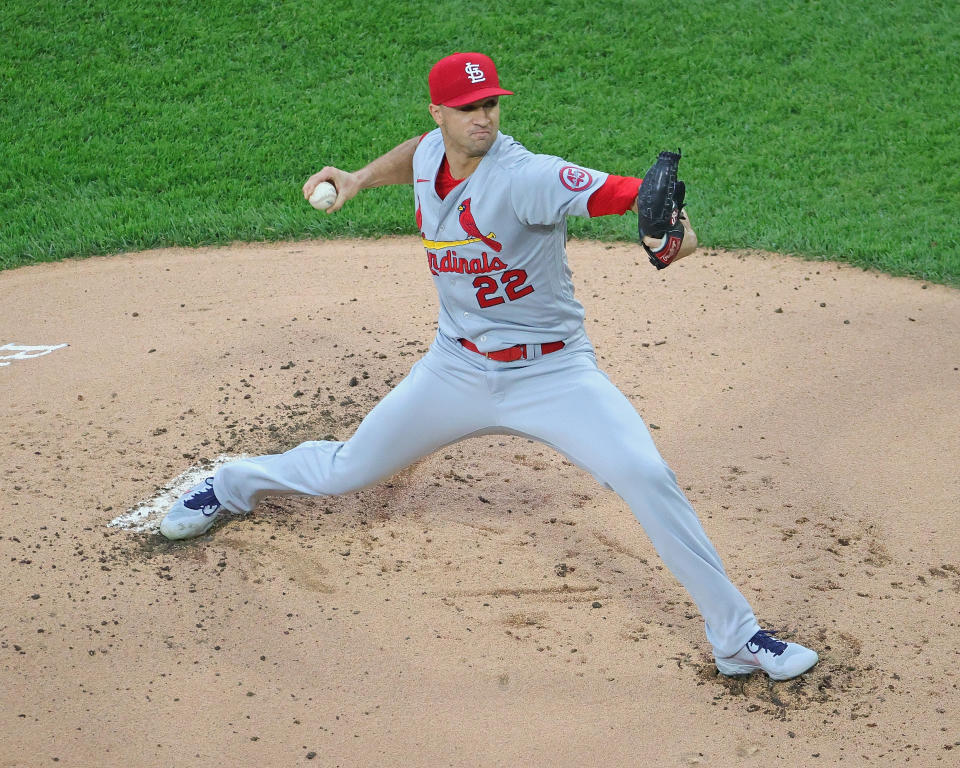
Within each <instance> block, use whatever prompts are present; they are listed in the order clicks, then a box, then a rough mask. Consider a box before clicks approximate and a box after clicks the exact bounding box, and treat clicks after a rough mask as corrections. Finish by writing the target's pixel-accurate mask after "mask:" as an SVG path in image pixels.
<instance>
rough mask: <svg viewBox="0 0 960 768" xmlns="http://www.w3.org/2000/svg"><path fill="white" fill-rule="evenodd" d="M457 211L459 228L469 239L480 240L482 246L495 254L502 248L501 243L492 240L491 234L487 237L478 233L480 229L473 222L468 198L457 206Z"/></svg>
mask: <svg viewBox="0 0 960 768" xmlns="http://www.w3.org/2000/svg"><path fill="white" fill-rule="evenodd" d="M457 210H458V211H460V226H461V227H463V231H464V232H466V233H467V235H469V236H470V237H473V238H476V239H477V240H480V241H481V242H482V243H483V244H484V245H487V246H489V247H490V248H492V249H493V250H494V251H496V252H497V253H499V252H500V250H501V249H502V248H503V244H502V243H498V242H497V241H496V240H494V239H493V238H495V237H496V235H495V234H494V233H493V232H491V233H490V234H489V235H485V234H483V233H482V232H481V231H480V227H478V226H477V222H475V221H474V220H473V213H471V211H470V198H469V197H468V198H467V199H466V200H464V201H463V202H462V203H460V205H459V206H457Z"/></svg>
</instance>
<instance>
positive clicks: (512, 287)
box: [473, 269, 533, 309]
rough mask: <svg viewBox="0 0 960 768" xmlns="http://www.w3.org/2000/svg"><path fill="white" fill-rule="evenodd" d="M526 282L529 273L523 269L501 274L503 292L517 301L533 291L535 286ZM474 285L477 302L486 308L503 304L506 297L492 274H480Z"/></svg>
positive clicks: (510, 298) (511, 299)
mask: <svg viewBox="0 0 960 768" xmlns="http://www.w3.org/2000/svg"><path fill="white" fill-rule="evenodd" d="M526 282H527V273H526V270H523V269H511V270H508V271H506V272H504V273H503V274H502V275H500V283H501V284H502V285H503V292H504V293H505V294H506V296H507V299H509V300H510V301H516V300H517V299H521V298H523V297H524V296H526V295H527V294H528V293H533V286H532V285H524V283H526ZM473 287H474V288H476V289H477V303H478V304H479V305H480V306H481V307H483V308H484V309H486V308H487V307H495V306H496V305H497V304H503V302H504V298H503V296H501V295H500V286H499V285H497V281H496V280H494V279H493V278H492V277H490V275H480V277H478V278H477V279H476V280H474V281H473Z"/></svg>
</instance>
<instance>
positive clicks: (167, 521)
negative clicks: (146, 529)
mask: <svg viewBox="0 0 960 768" xmlns="http://www.w3.org/2000/svg"><path fill="white" fill-rule="evenodd" d="M222 511H224V510H223V505H222V504H221V503H220V500H219V499H217V495H216V494H215V493H214V492H213V478H212V477H208V478H207V479H206V480H204V481H203V482H202V483H199V484H198V485H195V486H193V488H191V489H190V490H189V491H187V492H186V493H185V494H183V496H181V497H180V498H179V499H177V500H176V502H175V503H174V505H173V506H172V507H170V511H169V512H167V514H166V516H165V517H164V518H163V521H162V522H161V523H160V533H162V534H163V535H164V536H166V537H167V538H168V539H192V538H193V537H194V536H199V535H201V534H203V533H206V532H207V531H208V530H210V527H211V526H212V525H213V524H214V522H215V521H216V519H217V517H219V515H220V513H221V512H222Z"/></svg>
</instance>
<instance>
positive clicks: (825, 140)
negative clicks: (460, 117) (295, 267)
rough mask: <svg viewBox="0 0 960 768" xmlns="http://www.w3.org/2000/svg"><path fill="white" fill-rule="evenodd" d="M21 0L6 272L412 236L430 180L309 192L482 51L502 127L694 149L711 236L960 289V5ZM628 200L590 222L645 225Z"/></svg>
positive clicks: (7, 30) (701, 218)
mask: <svg viewBox="0 0 960 768" xmlns="http://www.w3.org/2000/svg"><path fill="white" fill-rule="evenodd" d="M662 8H663V6H662V5H660V4H655V3H652V2H648V1H647V0H631V1H629V2H628V1H626V0H623V1H622V2H600V3H596V4H585V3H582V2H574V0H558V1H557V2H549V0H539V1H538V2H533V1H531V0H510V2H504V1H503V0H490V1H489V2H487V3H485V4H478V3H473V2H463V1H462V0H440V2H437V3H434V4H430V5H428V4H421V3H400V2H385V1H384V0H367V1H366V2H362V3H360V2H346V3H341V4H339V5H338V4H327V5H318V4H317V3H315V2H309V1H308V0H290V1H289V2H279V1H278V2H272V3H271V2H253V0H247V1H241V0H209V1H208V2H206V3H199V2H196V1H195V0H194V1H193V2H182V0H167V1H166V2H163V3H160V2H146V1H145V0H139V1H135V0H111V2H106V1H105V0H87V1H86V2H80V1H79V0H77V1H76V2H67V3H64V2H56V3H55V2H48V0H30V1H29V2H28V1H27V0H7V2H6V4H5V6H4V10H3V12H2V13H0V36H2V39H3V40H4V41H5V45H4V46H2V48H0V78H2V91H0V146H2V150H0V153H2V154H0V160H2V162H0V268H8V267H12V266H17V265H21V264H27V263H31V262H34V261H41V260H54V259H60V258H64V257H70V256H83V255H89V254H101V253H113V252H119V251H126V250H135V249H142V248H149V247H155V246H163V245H175V244H176V245H202V244H211V243H224V242H230V241H233V240H277V239H290V238H292V239H298V238H308V237H340V236H358V235H359V236H376V235H382V234H392V233H413V232H414V231H415V225H414V222H413V211H412V196H411V194H410V191H409V190H408V189H403V188H392V189H383V190H373V191H368V192H365V193H363V194H362V195H361V196H360V197H358V198H357V199H355V200H354V201H351V203H350V204H348V206H347V207H346V208H345V209H344V210H343V211H342V212H340V213H339V214H336V215H334V216H330V217H327V216H324V215H322V214H318V213H316V212H315V211H314V210H313V209H312V208H310V207H309V206H308V205H307V204H306V203H305V202H304V201H303V199H302V197H301V195H300V191H299V190H300V186H301V185H302V183H303V181H304V180H305V179H306V177H307V176H309V175H310V174H311V173H312V172H314V171H316V170H318V169H319V168H320V167H322V166H323V165H325V164H328V163H329V164H333V165H338V166H339V167H342V168H347V169H354V168H357V167H359V166H361V165H363V164H365V163H366V162H367V161H369V160H371V159H373V158H374V157H375V156H377V155H379V154H381V153H382V152H385V151H386V150H388V149H390V148H391V147H393V146H394V145H395V144H397V143H399V142H400V141H402V140H404V139H406V138H408V137H410V136H412V135H415V134H418V133H421V132H423V131H425V130H427V129H429V128H431V127H432V123H431V121H430V118H429V115H428V114H427V111H426V103H427V90H426V84H425V79H426V72H427V70H428V69H429V67H430V66H431V65H432V63H433V62H434V61H435V60H436V59H437V58H439V57H440V56H442V55H444V54H446V53H448V52H451V51H453V50H484V51H487V52H489V53H491V54H492V55H493V56H494V58H495V59H496V60H497V63H498V66H499V68H500V71H501V77H502V79H503V82H504V85H506V86H507V87H509V88H511V89H513V90H515V91H516V92H517V96H516V97H514V98H509V99H505V100H504V101H503V118H502V120H503V122H502V129H503V130H504V132H506V133H510V134H512V135H514V136H515V137H516V138H518V139H519V140H520V141H522V142H523V143H524V144H526V146H527V147H528V148H530V149H532V150H534V151H539V152H546V153H549V154H557V155H561V156H563V157H566V158H567V159H569V160H571V161H573V162H577V163H580V164H583V165H586V166H589V167H593V168H599V169H602V170H607V171H610V172H613V173H621V174H631V175H642V174H643V172H644V171H645V170H646V168H647V167H648V166H649V164H650V163H651V162H652V161H653V159H654V158H655V156H656V153H657V152H658V151H659V150H660V149H664V148H671V147H677V146H680V147H682V148H683V152H684V161H683V162H682V163H681V171H682V174H681V175H682V177H683V178H684V179H685V180H686V182H687V184H688V190H689V192H688V202H689V207H690V210H691V215H692V217H693V218H694V221H695V223H696V225H697V228H698V233H699V234H700V239H701V242H702V243H703V244H704V245H707V246H714V247H731V248H760V249H767V250H776V251H783V252H788V253H794V254H799V255H804V256H807V257H811V258H824V259H840V260H844V261H848V262H851V263H853V264H857V265H860V266H863V267H871V268H878V269H881V270H884V271H887V272H890V273H893V274H899V275H911V276H915V277H920V278H923V279H927V280H931V281H939V282H944V283H948V284H953V285H960V238H958V234H957V233H958V224H957V222H958V219H960V215H958V214H960V173H958V171H957V169H958V167H960V139H958V138H957V116H958V115H960V74H958V70H960V67H958V66H957V62H958V61H960V5H957V4H954V3H940V2H932V1H931V0H919V2H914V3H902V2H901V3H896V4H892V5H888V4H884V3H879V4H878V3H850V2H840V1H839V0H822V1H821V2H816V1H815V0H811V1H810V2H799V1H798V0H786V1H785V2H781V3H763V2H759V1H758V0H752V1H751V0H727V1H723V0H720V1H718V2H707V1H706V0H693V1H692V2H689V3H684V4H683V6H682V8H681V9H680V10H678V11H677V12H676V13H675V14H674V15H672V16H667V17H666V18H664V17H663V10H662ZM633 227H634V219H633V217H631V216H625V217H622V218H621V217H608V218H604V219H598V220H592V221H585V220H575V221H572V227H571V229H572V232H573V233H574V235H577V236H583V237H598V238H603V239H621V240H625V239H630V238H632V237H633V236H634V229H633Z"/></svg>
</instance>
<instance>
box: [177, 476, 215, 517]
mask: <svg viewBox="0 0 960 768" xmlns="http://www.w3.org/2000/svg"><path fill="white" fill-rule="evenodd" d="M204 482H205V483H206V485H205V486H204V487H203V488H201V489H200V490H199V491H197V492H196V493H195V494H193V495H192V496H191V497H190V498H188V499H184V500H183V506H185V507H187V509H195V510H197V511H198V512H202V513H203V514H204V515H206V516H207V517H210V515H214V514H216V513H217V511H218V510H219V509H220V500H219V499H218V498H217V497H216V494H214V492H213V478H212V477H208V478H207V479H206V480H205V481H204ZM207 510H209V511H207Z"/></svg>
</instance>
